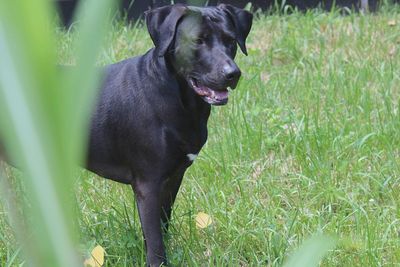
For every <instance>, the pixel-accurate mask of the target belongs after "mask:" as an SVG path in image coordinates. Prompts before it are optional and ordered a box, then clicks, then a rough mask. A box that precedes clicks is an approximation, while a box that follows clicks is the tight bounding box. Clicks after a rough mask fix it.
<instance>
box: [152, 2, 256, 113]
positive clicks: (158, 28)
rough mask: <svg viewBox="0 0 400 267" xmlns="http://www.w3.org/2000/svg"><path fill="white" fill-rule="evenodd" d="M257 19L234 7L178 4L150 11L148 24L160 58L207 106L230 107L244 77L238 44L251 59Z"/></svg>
mask: <svg viewBox="0 0 400 267" xmlns="http://www.w3.org/2000/svg"><path fill="white" fill-rule="evenodd" d="M252 20H253V16H252V14H251V13H250V12H248V11H245V10H242V9H239V8H236V7H234V6H231V5H224V4H222V5H219V6H217V7H208V8H199V7H188V6H184V5H173V6H166V7H161V8H157V9H154V10H151V11H149V12H147V14H146V23H147V28H148V30H149V33H150V36H151V38H152V40H153V42H154V45H155V46H156V52H157V53H158V55H159V56H161V57H162V56H165V57H166V58H168V59H169V60H170V61H171V64H172V66H173V68H174V69H175V71H176V72H177V73H178V74H179V75H180V76H181V77H182V78H183V79H185V81H186V82H187V83H188V85H189V86H190V87H191V88H192V89H193V90H194V91H195V92H196V93H197V94H198V95H199V96H200V97H201V98H202V99H203V100H204V101H206V102H207V103H209V104H212V105H224V104H226V103H227V101H228V94H229V92H228V88H231V89H234V88H235V87H236V85H237V83H238V81H239V78H240V75H241V72H240V69H239V68H238V66H237V65H236V63H235V62H234V58H235V55H236V50H237V44H238V45H239V47H240V49H241V50H242V52H243V53H244V54H246V55H247V50H246V38H247V35H248V34H249V32H250V28H251V25H252Z"/></svg>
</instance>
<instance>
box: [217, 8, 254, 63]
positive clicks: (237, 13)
mask: <svg viewBox="0 0 400 267" xmlns="http://www.w3.org/2000/svg"><path fill="white" fill-rule="evenodd" d="M218 7H220V8H221V9H223V10H225V11H226V12H227V13H228V16H229V17H230V18H231V19H232V22H233V25H234V26H235V29H236V41H237V42H238V44H239V47H240V49H241V50H242V52H243V54H245V55H246V56H247V49H246V38H247V35H249V32H250V29H251V25H252V24H253V14H251V13H250V12H249V11H246V10H243V9H240V8H237V7H234V6H231V5H227V4H221V5H219V6H218Z"/></svg>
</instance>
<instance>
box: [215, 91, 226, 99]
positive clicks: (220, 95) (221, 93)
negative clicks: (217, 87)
mask: <svg viewBox="0 0 400 267" xmlns="http://www.w3.org/2000/svg"><path fill="white" fill-rule="evenodd" d="M213 93H214V94H215V96H216V98H218V99H225V98H227V97H228V91H213Z"/></svg>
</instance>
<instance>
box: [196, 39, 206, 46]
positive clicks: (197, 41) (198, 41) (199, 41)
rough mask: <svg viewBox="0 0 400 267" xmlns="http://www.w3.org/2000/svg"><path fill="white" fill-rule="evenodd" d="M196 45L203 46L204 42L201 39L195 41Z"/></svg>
mask: <svg viewBox="0 0 400 267" xmlns="http://www.w3.org/2000/svg"><path fill="white" fill-rule="evenodd" d="M196 44H198V45H201V44H204V40H203V39H202V38H198V39H196Z"/></svg>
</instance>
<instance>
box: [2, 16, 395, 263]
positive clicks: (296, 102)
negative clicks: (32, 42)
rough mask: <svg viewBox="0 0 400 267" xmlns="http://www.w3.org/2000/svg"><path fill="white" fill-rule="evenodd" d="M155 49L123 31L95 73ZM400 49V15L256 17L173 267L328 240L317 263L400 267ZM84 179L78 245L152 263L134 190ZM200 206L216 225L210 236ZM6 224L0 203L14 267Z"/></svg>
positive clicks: (115, 259)
mask: <svg viewBox="0 0 400 267" xmlns="http://www.w3.org/2000/svg"><path fill="white" fill-rule="evenodd" d="M58 35H59V36H60V38H59V44H58V46H59V61H60V63H62V64H73V63H74V61H75V59H74V58H72V57H71V51H70V50H71V49H70V47H71V43H72V41H73V38H74V35H73V34H72V33H70V32H65V31H60V32H59V33H58ZM151 45H152V44H151V41H150V38H149V36H148V34H147V32H146V30H145V29H144V28H143V27H141V26H138V27H136V26H125V25H124V24H123V23H116V24H115V26H114V27H113V31H112V32H111V33H110V34H109V37H108V42H107V46H106V48H105V49H104V52H103V54H102V56H101V59H100V64H108V63H113V62H116V61H119V60H122V59H125V58H127V57H131V56H134V55H139V54H142V53H143V52H145V51H146V50H147V49H148V48H149V47H150V46H151ZM399 49H400V10H399V9H387V10H384V11H381V12H379V13H377V14H373V15H361V14H350V15H347V16H341V15H339V14H338V13H337V12H333V13H320V12H310V13H306V14H300V13H294V14H292V15H269V16H261V17H259V18H257V19H256V20H255V23H254V27H253V30H252V32H251V33H250V36H249V39H248V50H249V56H248V57H245V56H243V55H241V54H240V55H238V59H237V62H238V65H239V66H240V67H241V69H242V72H243V77H242V80H241V82H240V85H239V87H238V88H237V89H236V90H235V91H234V92H233V93H232V94H231V97H230V100H229V103H228V105H227V106H225V107H218V108H213V111H212V115H211V118H210V123H209V140H208V142H207V144H206V146H205V147H204V149H203V150H202V152H201V153H200V155H199V157H198V159H197V160H196V163H195V164H194V165H193V166H192V167H191V168H190V169H189V171H188V172H187V173H186V176H185V179H184V182H183V184H182V187H181V190H180V193H179V195H178V199H177V203H176V205H175V209H174V214H173V219H172V224H171V229H170V233H169V236H168V238H167V251H168V255H169V258H170V260H171V263H172V264H173V265H177V266H179V265H183V266H185V265H186V266H187V265H189V266H209V265H213V266H258V265H259V266H281V265H282V264H283V263H284V262H285V261H286V260H287V258H288V255H290V254H291V253H292V252H293V251H294V250H295V249H296V248H297V247H298V246H299V245H300V244H301V243H302V241H303V240H305V239H307V238H308V237H310V236H312V235H313V234H315V233H323V234H326V235H330V236H333V237H336V238H338V240H339V243H338V246H337V247H336V248H335V249H334V250H333V251H332V252H330V253H329V254H328V256H327V257H325V259H324V260H323V261H322V263H321V266H399V265H400V249H399V248H400V238H399V236H400V198H399V195H400V111H399V96H400V51H399ZM82 90H84V88H82ZM9 174H10V175H11V171H10V170H9ZM16 176H17V177H18V174H16ZM77 176H79V178H78V179H77V189H76V198H77V201H78V205H79V208H78V209H77V210H78V219H79V220H78V225H79V229H80V243H81V248H80V250H81V251H82V252H83V253H87V252H88V251H90V249H91V248H93V247H94V246H95V245H97V244H99V245H101V246H103V247H104V248H105V250H106V253H107V256H106V263H105V266H132V260H133V261H134V265H135V266H137V265H138V266H141V265H144V260H145V254H144V250H143V240H142V234H141V230H140V224H139V221H138V216H137V211H136V207H135V205H134V197H133V194H132V192H131V189H130V188H129V187H128V186H123V185H120V184H117V183H115V182H112V181H107V180H104V179H99V178H98V177H95V175H93V174H91V173H88V172H86V171H82V172H81V173H79V174H78V175H77ZM11 180H12V181H13V182H14V183H17V184H18V179H16V178H11ZM19 195H21V196H23V189H21V192H19ZM200 211H202V212H206V213H208V214H209V215H210V216H211V217H212V219H213V224H212V225H211V226H209V227H208V228H206V229H203V230H199V229H197V228H196V226H195V221H194V217H195V215H196V214H197V213H198V212H200ZM5 215H6V211H5V209H4V206H0V266H19V264H21V262H23V260H22V255H20V248H19V247H18V245H17V244H16V242H15V240H14V238H13V235H12V231H11V228H10V226H9V223H8V222H7V220H6V216H5Z"/></svg>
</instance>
